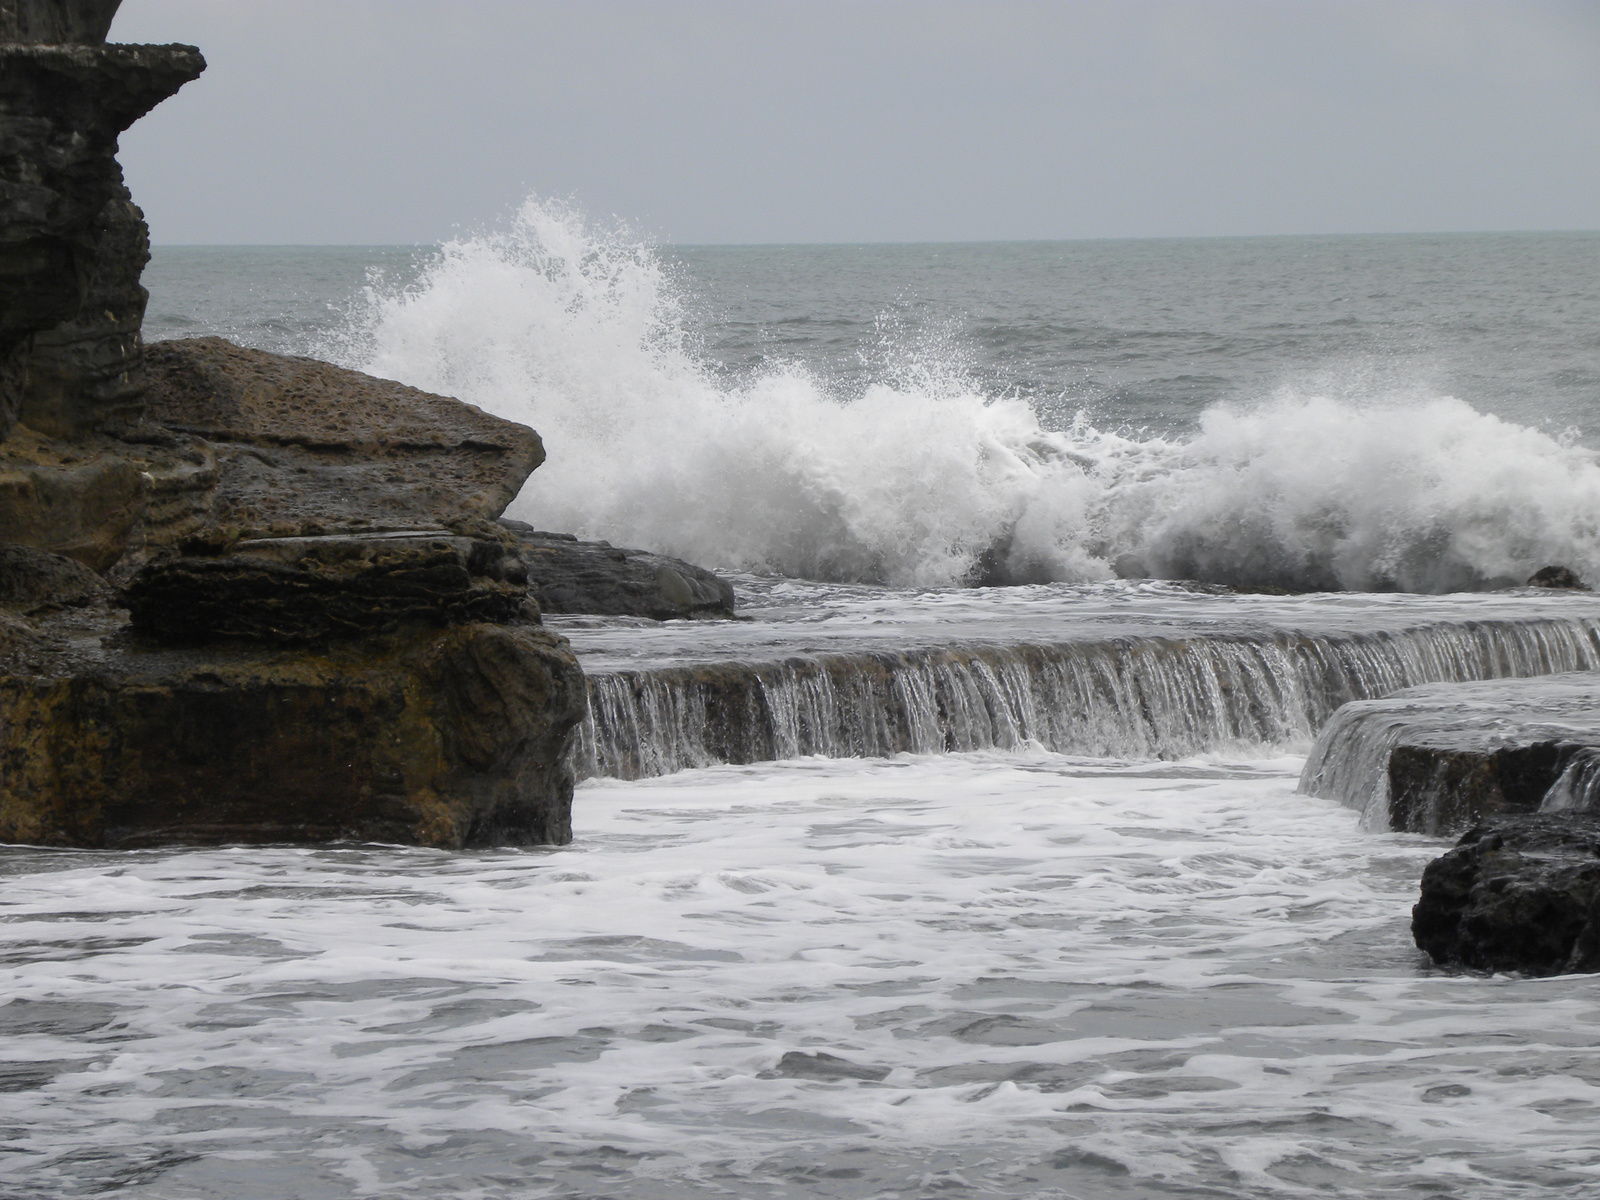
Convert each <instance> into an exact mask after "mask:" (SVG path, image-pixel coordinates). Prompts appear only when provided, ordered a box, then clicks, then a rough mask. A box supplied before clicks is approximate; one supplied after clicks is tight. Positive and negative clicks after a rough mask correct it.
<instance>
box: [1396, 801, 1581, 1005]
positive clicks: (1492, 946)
mask: <svg viewBox="0 0 1600 1200" xmlns="http://www.w3.org/2000/svg"><path fill="white" fill-rule="evenodd" d="M1411 931H1412V935H1413V937H1415V939H1416V943H1417V945H1418V946H1419V947H1420V948H1421V949H1423V950H1425V951H1427V953H1428V955H1429V956H1430V957H1431V958H1432V959H1433V960H1434V961H1435V962H1437V963H1440V964H1441V965H1446V966H1459V967H1468V968H1471V969H1473V970H1480V971H1522V972H1525V973H1527V974H1529V975H1556V974H1561V973H1563V972H1571V971H1600V816H1594V815H1589V814H1579V813H1561V814H1539V815H1526V816H1517V817H1504V818H1500V819H1498V820H1495V821H1492V822H1488V823H1485V824H1482V825H1479V826H1476V827H1475V828H1473V829H1471V830H1469V831H1468V832H1467V833H1466V835H1465V836H1464V837H1462V839H1461V841H1460V842H1459V843H1458V844H1457V846H1456V847H1455V849H1453V850H1451V851H1450V852H1449V853H1448V854H1446V855H1444V856H1443V857H1442V858H1439V859H1436V860H1434V861H1433V862H1432V863H1430V864H1429V865H1428V868H1427V870H1426V871H1424V872H1423V875H1422V897H1421V899H1420V900H1419V901H1418V903H1417V905H1416V907H1415V908H1413V909H1412V916H1411Z"/></svg>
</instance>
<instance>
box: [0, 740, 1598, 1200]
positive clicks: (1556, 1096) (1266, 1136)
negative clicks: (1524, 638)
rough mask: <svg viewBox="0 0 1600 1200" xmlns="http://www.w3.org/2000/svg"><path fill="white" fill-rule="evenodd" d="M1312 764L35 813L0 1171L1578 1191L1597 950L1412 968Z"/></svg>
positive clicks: (939, 774)
mask: <svg viewBox="0 0 1600 1200" xmlns="http://www.w3.org/2000/svg"><path fill="white" fill-rule="evenodd" d="M1299 765H1300V763H1299V761H1298V760H1296V759H1280V760H1263V761H1253V762H1251V761H1228V760H1221V759H1212V760H1199V759H1197V760H1188V761H1184V762H1179V763H1165V764H1143V765H1140V764H1122V763H1116V762H1110V761H1097V760H1083V759H1070V758H1064V757H1060V756H1055V755H1049V754H1044V753H1034V754H1026V753H1024V754H1014V755H1009V756H1004V757H1001V756H990V755H981V754H980V755H955V756H947V757H938V758H915V757H901V758H898V759H893V760H888V761H879V762H862V761H842V762H841V761H828V760H798V761H793V762H789V763H784V764H777V765H767V766H762V767H755V768H728V767H724V768H716V769H711V770H705V771H692V772H684V773H681V774H678V775H675V776H671V777H668V778H664V779H658V780H650V781H645V782H642V783H621V782H616V781H594V782H591V783H588V784H586V785H584V786H582V787H581V788H580V789H579V794H578V802H577V813H578V821H577V825H578V828H579V830H580V833H579V840H578V841H577V842H576V843H575V844H574V845H573V846H571V847H568V848H564V849H559V850H548V851H540V852H495V853H482V854H465V855H448V854H440V853H433V852H427V851H407V850H400V849H386V848H381V847H361V846H347V847H330V848H326V849H320V850H312V849H304V850H295V849H251V850H226V849H223V850H193V851H150V852H139V853H119V854H109V853H108V854H99V853H83V852H56V851H29V850H21V849H18V850H11V851H7V852H6V853H5V856H4V858H3V860H0V869H3V870H4V871H5V873H6V875H7V887H6V893H5V905H4V909H3V916H4V926H3V933H4V939H3V942H0V952H3V954H4V956H5V963H6V971H7V975H8V978H7V980H6V992H7V994H8V995H9V996H10V997H11V998H12V999H11V1001H10V1003H8V1004H7V1005H5V1006H0V1028H4V1029H5V1030H6V1032H7V1033H8V1035H9V1036H8V1038H7V1055H6V1057H7V1059H8V1060H9V1063H8V1066H7V1068H6V1072H7V1073H6V1079H7V1080H8V1085H7V1086H8V1087H9V1088H10V1089H12V1090H8V1091H4V1092H0V1129H3V1131H4V1143H3V1145H4V1149H5V1150H6V1151H7V1153H6V1154H5V1155H4V1156H3V1157H0V1181H3V1182H0V1188H3V1192H0V1194H4V1195H7V1196H13V1197H18V1198H19V1200H20V1198H21V1197H30V1198H31V1197H45V1196H49V1197H52V1198H54V1197H68V1196H73V1195H87V1194H91V1193H95V1192H98V1191H102V1190H104V1189H106V1188H116V1189H117V1190H118V1191H119V1194H123V1195H129V1196H151V1197H161V1198H162V1200H184V1198H188V1197H228V1198H229V1200H249V1198H251V1197H263V1198H265V1197H274V1198H276V1197H282V1196H291V1195H292V1196H299V1197H307V1198H310V1197H323V1196H328V1197H332V1196H348V1195H383V1196H404V1195H416V1196H426V1197H450V1198H452V1200H453V1198H458V1197H459V1198H466V1197H474V1198H478V1197H482V1198H490V1197H508V1198H509V1197H518V1198H521V1197H535V1196H573V1195H607V1196H613V1197H640V1198H643V1197H652V1198H653V1197H674V1196H685V1197H686V1196H702V1195H738V1196H754V1197H777V1196H782V1195H790V1196H793V1195H806V1196H837V1197H862V1198H865V1197H878V1196H893V1195H901V1196H931V1195H944V1194H959V1195H973V1196H997V1197H998V1196H1016V1197H1023V1196H1027V1197H1096V1198H1098V1197H1135V1196H1152V1195H1154V1196H1160V1195H1169V1196H1222V1195H1225V1196H1230V1197H1268V1196H1271V1197H1278V1196H1298V1195H1307V1194H1316V1195H1340V1196H1361V1197H1374V1196H1378V1197H1381V1196H1416V1195H1419V1194H1425V1195H1438V1196H1461V1197H1472V1198H1473V1200H1478V1198H1487V1197H1512V1196H1519V1195H1532V1194H1540V1195H1548V1194H1563V1193H1564V1194H1570V1195H1574V1196H1576V1195H1581V1194H1585V1193H1586V1191H1587V1190H1592V1189H1594V1188H1600V1151H1596V1150H1594V1149H1593V1148H1592V1138H1590V1137H1589V1136H1588V1132H1589V1131H1590V1130H1591V1129H1592V1128H1593V1125H1594V1122H1595V1119H1596V1116H1597V1111H1596V1104H1597V1102H1600V1086H1597V1085H1600V1057H1597V1054H1596V1052H1595V1050H1594V1049H1593V1044H1594V1040H1595V1031H1596V1025H1597V1022H1600V999H1597V998H1596V997H1595V995H1594V992H1593V988H1592V987H1590V986H1589V981H1587V980H1584V979H1571V978H1568V979H1550V980H1516V979H1492V980H1486V979H1481V978H1460V977H1452V976H1449V975H1444V974H1440V973H1437V972H1434V971H1431V970H1429V969H1427V968H1425V967H1424V966H1422V965H1421V964H1420V963H1419V961H1418V955H1417V952H1416V951H1414V950H1413V949H1411V947H1410V944H1409V938H1408V936H1407V931H1406V929H1405V914H1406V911H1407V908H1408V905H1409V903H1410V900H1411V898H1412V896H1413V895H1414V889H1415V880H1416V877H1417V874H1418V872H1419V870H1420V868H1421V866H1422V864H1423V862H1424V861H1425V860H1426V859H1427V858H1428V857H1429V856H1430V855H1432V854H1433V853H1436V852H1437V845H1436V844H1435V843H1431V842H1429V841H1427V840H1425V839H1421V838H1415V837H1404V836H1396V835H1387V834H1383V835H1380V834H1367V833H1363V832H1361V831H1360V830H1359V829H1358V828H1357V816H1356V814H1355V813H1353V812H1351V811H1350V810H1348V809H1344V808H1341V807H1339V806H1337V805H1336V804H1333V803H1331V802H1328V801H1321V800H1315V799H1312V798H1309V797H1304V796H1298V795H1296V794H1295V792H1294V786H1295V776H1296V773H1297V770H1298V768H1299Z"/></svg>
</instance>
